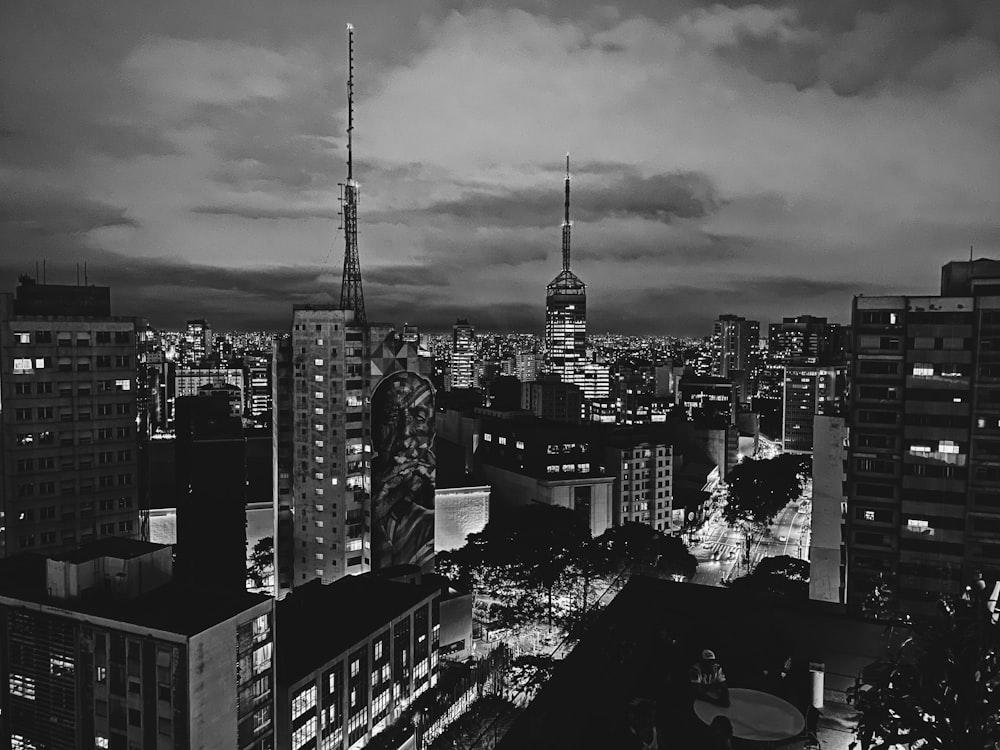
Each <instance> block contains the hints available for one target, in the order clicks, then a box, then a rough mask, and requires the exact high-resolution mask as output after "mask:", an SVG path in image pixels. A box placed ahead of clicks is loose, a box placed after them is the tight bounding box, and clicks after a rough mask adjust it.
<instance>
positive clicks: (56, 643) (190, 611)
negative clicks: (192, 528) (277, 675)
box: [0, 539, 274, 750]
mask: <svg viewBox="0 0 1000 750" xmlns="http://www.w3.org/2000/svg"><path fill="white" fill-rule="evenodd" d="M272 633H273V601H272V600H271V599H270V598H268V597H265V596H262V595H258V594H249V593H246V592H242V593H229V592H226V591H218V590H212V589H209V588H199V587H195V586H189V585H184V584H181V583H177V582H175V581H174V580H173V562H172V554H171V549H170V547H168V546H164V545H157V544H150V543H147V542H139V541H135V540H128V539H108V540H101V541H98V542H96V543H94V544H93V545H89V546H87V547H83V548H79V549H76V550H73V551H72V552H70V553H68V554H65V555H61V556H58V557H44V556H41V555H37V554H31V553H26V554H22V555H17V556H14V557H12V558H9V559H7V560H4V561H2V562H0V736H4V737H10V738H11V747H12V748H32V747H34V748H42V747H45V748H77V747H96V748H121V749H122V750H132V748H157V750H160V749H164V750H165V749H167V748H193V747H232V748H239V750H264V748H271V747H273V741H274V739H273V738H274V732H273V723H272V720H273V715H274V703H273V696H274V692H273V678H272V674H273V669H272V662H273V649H274V645H273V636H272Z"/></svg>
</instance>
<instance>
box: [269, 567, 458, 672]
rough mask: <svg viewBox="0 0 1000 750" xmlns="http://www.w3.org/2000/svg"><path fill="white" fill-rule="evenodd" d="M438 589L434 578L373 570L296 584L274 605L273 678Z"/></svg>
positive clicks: (317, 663)
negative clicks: (418, 579)
mask: <svg viewBox="0 0 1000 750" xmlns="http://www.w3.org/2000/svg"><path fill="white" fill-rule="evenodd" d="M438 590H439V585H438V583H437V582H426V583H422V584H408V583H397V582H395V581H389V580H385V579H384V578H381V577H379V576H373V575H363V576H344V577H343V578H340V579H338V580H336V581H334V582H333V583H328V584H324V583H322V582H321V581H320V580H319V579H314V580H312V581H310V582H309V583H307V584H305V585H303V586H296V587H295V589H294V590H293V591H292V593H290V594H289V595H288V596H286V597H285V598H284V599H282V600H281V601H280V602H278V605H277V615H276V619H277V623H276V638H277V646H276V647H277V649H278V652H279V653H280V654H281V658H280V659H279V660H278V663H277V668H278V680H279V681H281V683H282V684H285V685H290V684H292V683H293V682H295V681H296V680H299V679H301V678H302V677H304V676H306V675H307V674H309V673H311V672H313V671H314V670H316V669H317V668H319V667H321V666H322V665H324V664H325V663H326V662H328V661H331V660H332V659H334V658H336V657H337V656H338V655H339V654H342V653H343V652H344V651H346V650H347V649H349V648H351V646H353V645H354V644H356V643H358V642H359V641H361V640H363V639H364V638H366V637H367V636H368V635H370V634H372V633H375V632H377V631H379V630H381V629H382V628H385V627H386V626H387V625H388V624H389V623H390V622H392V620H394V619H395V618H397V617H399V616H400V615H402V614H403V613H405V612H406V611H407V610H409V609H410V608H411V607H414V606H416V605H417V604H419V603H420V602H421V601H423V600H425V599H427V598H429V597H432V596H434V594H435V593H436V592H437V591H438Z"/></svg>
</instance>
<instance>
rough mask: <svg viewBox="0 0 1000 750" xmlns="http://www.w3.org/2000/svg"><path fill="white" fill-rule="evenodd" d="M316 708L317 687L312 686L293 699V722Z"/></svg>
mask: <svg viewBox="0 0 1000 750" xmlns="http://www.w3.org/2000/svg"><path fill="white" fill-rule="evenodd" d="M315 706H316V686H315V685H310V686H309V687H306V688H303V689H302V690H300V691H299V692H298V693H297V694H296V695H295V697H293V698H292V721H295V720H296V719H297V718H299V717H300V716H301V715H302V714H304V713H305V712H306V711H308V710H309V709H311V708H315Z"/></svg>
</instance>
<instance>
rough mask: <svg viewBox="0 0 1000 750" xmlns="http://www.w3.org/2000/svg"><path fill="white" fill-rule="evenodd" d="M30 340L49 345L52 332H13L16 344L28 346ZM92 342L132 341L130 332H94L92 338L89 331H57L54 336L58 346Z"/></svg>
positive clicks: (122, 342) (119, 342)
mask: <svg viewBox="0 0 1000 750" xmlns="http://www.w3.org/2000/svg"><path fill="white" fill-rule="evenodd" d="M32 333H34V336H32ZM32 339H34V343H36V344H51V343H53V336H52V331H34V332H32V331H15V333H14V340H15V341H16V342H17V343H18V344H30V343H32ZM92 340H93V341H94V342H96V343H98V344H112V343H114V344H128V343H130V342H131V341H132V332H131V331H95V332H94V334H93V336H91V332H90V331H58V332H57V333H56V334H55V343H56V344H58V345H59V346H69V345H71V344H72V343H73V342H74V341H75V342H76V345H77V346H90V344H91V341H92Z"/></svg>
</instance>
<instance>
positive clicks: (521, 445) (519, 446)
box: [514, 440, 524, 450]
mask: <svg viewBox="0 0 1000 750" xmlns="http://www.w3.org/2000/svg"><path fill="white" fill-rule="evenodd" d="M514 447H515V448H517V449H518V450H524V441H523V440H518V441H517V442H516V443H514Z"/></svg>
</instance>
